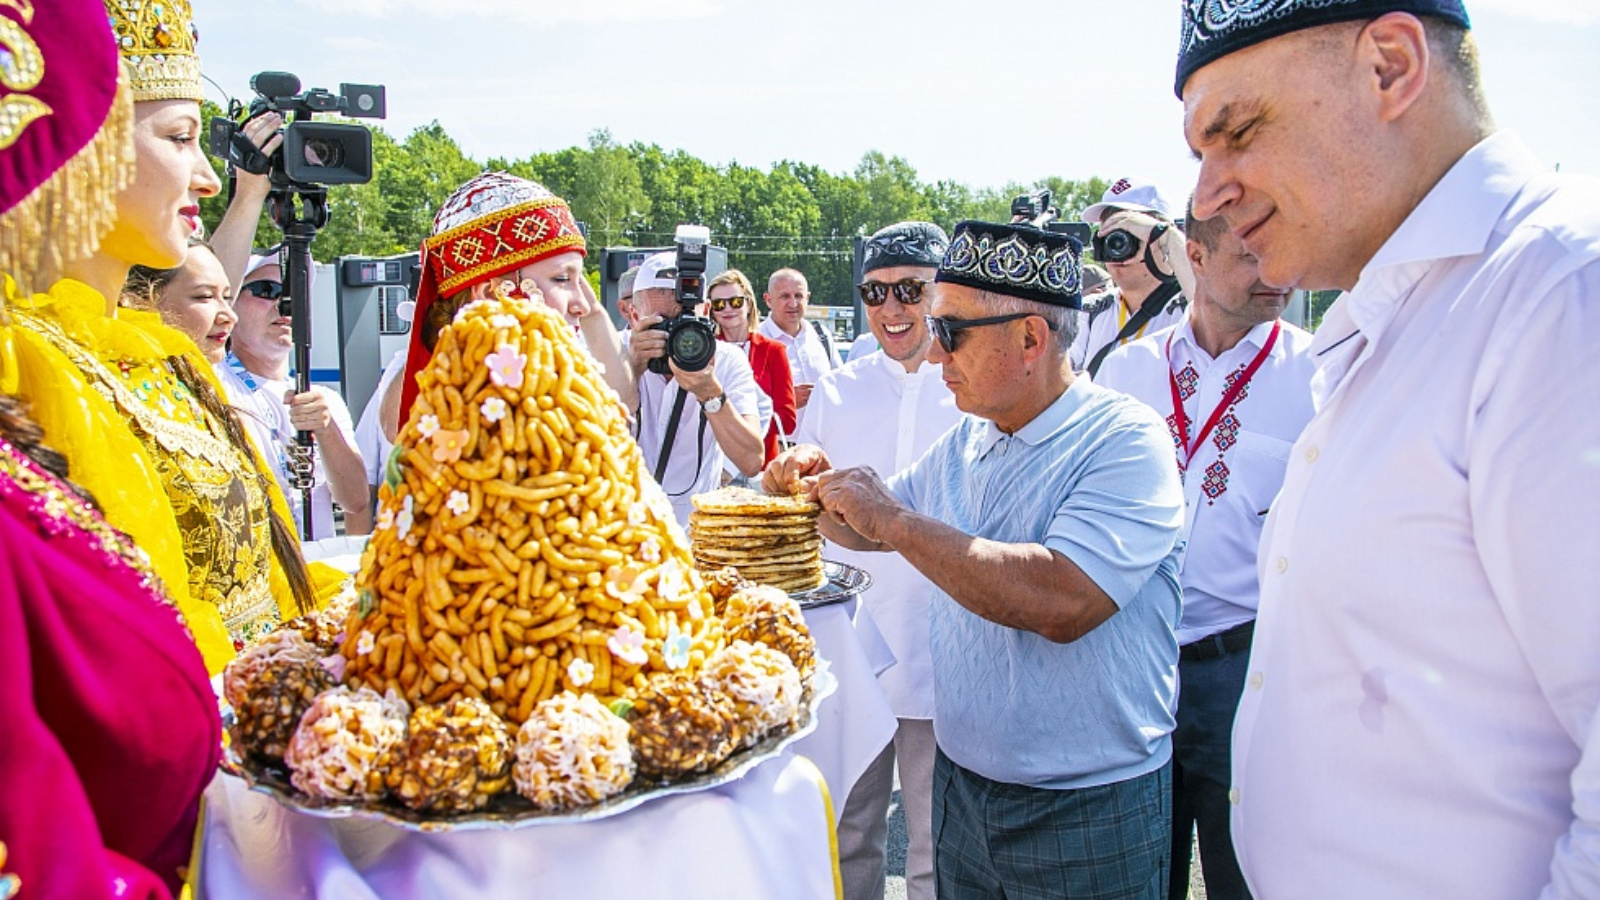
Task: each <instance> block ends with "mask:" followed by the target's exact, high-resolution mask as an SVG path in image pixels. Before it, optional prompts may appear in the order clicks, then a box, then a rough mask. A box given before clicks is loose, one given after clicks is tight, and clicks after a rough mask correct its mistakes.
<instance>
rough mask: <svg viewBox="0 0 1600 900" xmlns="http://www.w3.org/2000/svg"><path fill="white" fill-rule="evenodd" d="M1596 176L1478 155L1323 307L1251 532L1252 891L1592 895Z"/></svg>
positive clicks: (1243, 711) (1597, 875) (1598, 563)
mask: <svg viewBox="0 0 1600 900" xmlns="http://www.w3.org/2000/svg"><path fill="white" fill-rule="evenodd" d="M1597 350H1600V182H1596V181H1595V180H1593V179H1578V178H1569V177H1563V176H1560V175H1556V174H1554V173H1550V172H1547V171H1545V170H1544V167H1543V166H1541V165H1540V164H1539V163H1538V162H1537V161H1536V160H1534V159H1533V157H1532V156H1531V155H1530V154H1529V153H1528V152H1527V150H1526V149H1525V148H1524V147H1523V146H1522V144H1521V142H1520V141H1518V140H1517V139H1516V138H1515V137H1513V136H1511V135H1509V134H1498V135H1495V136H1493V137H1491V138H1488V139H1487V140H1485V141H1484V142H1482V143H1480V144H1479V145H1478V146H1477V147H1475V148H1473V150H1472V151H1471V152H1469V153H1468V154H1467V155H1466V156H1464V157H1463V158H1462V159H1461V160H1460V161H1458V162H1457V163H1456V165H1455V166H1454V167H1453V168H1452V169H1451V170H1450V171H1449V173H1448V174H1446V175H1445V177H1444V178H1443V179H1442V180H1441V181H1440V182H1439V183H1438V184H1437V185H1436V186H1435V187H1434V188H1433V190H1432V191H1430V192H1429V193H1428V195H1427V196H1426V197H1425V198H1424V199H1423V201H1422V203H1421V204H1420V205H1419V206H1418V207H1417V208H1416V209H1415V210H1414V211H1413V212H1412V213H1411V215H1410V216H1409V217H1408V218H1407V219H1406V220H1405V222H1404V223H1403V224H1402V225H1401V226H1400V228H1399V229H1398V230H1397V231H1396V232H1395V233H1394V234H1393V235H1392V236H1390V238H1389V239H1388V241H1387V242H1386V243H1385V244H1384V245H1383V246H1382V247H1381V248H1380V249H1379V250H1378V253H1377V254H1376V256H1374V257H1373V259H1372V261H1371V262H1369V263H1368V264H1367V266H1366V268H1365V269H1364V270H1363V271H1362V273H1361V276H1360V278H1359V280H1358V281H1357V282H1356V285H1355V288H1354V289H1353V290H1352V291H1351V292H1350V293H1349V294H1347V295H1345V296H1344V297H1341V298H1340V300H1339V301H1338V303H1337V304H1335V305H1334V307H1333V308H1332V309H1331V310H1330V311H1329V312H1328V314H1327V316H1326V318H1325V319H1324V320H1323V323H1322V326H1321V328H1320V329H1319V330H1318V332H1317V335H1316V338H1315V340H1314V341H1313V344H1312V353H1313V354H1314V355H1315V356H1316V357H1317V358H1318V361H1319V366H1320V370H1319V372H1318V374H1317V376H1316V380H1315V381H1314V382H1313V391H1314V396H1315V399H1316V403H1317V414H1316V416H1315V417H1314V418H1313V419H1312V421H1311V423H1310V424H1309V425H1308V426H1307V428H1306V430H1305V433H1304V434H1303V435H1302V436H1301V438H1300V440H1299V442H1298V443H1296V444H1295V447H1294V450H1293V455H1292V456H1291V459H1290V462H1289V469H1288V474H1287V476H1286V478H1285V480H1284V485H1283V492H1282V494H1281V495H1280V497H1279V499H1278V502H1277V503H1276V504H1274V506H1273V510H1272V514H1271V516H1270V517H1269V518H1268V521H1267V527H1266V534H1265V536H1264V538H1263V543H1262V553H1261V570H1260V571H1261V611H1260V617H1259V618H1258V620H1257V625H1256V633H1255V646H1254V648H1253V653H1252V657H1251V660H1250V675H1249V677H1248V679H1247V681H1246V687H1245V693H1244V697H1243V700H1242V702H1241V705H1240V708H1239V713H1238V718H1237V720H1236V722H1235V725H1234V754H1233V771H1234V790H1235V793H1234V794H1233V798H1234V803H1235V804H1236V805H1235V806H1234V814H1233V839H1234V845H1235V847H1236V849H1237V850H1238V856H1239V862H1240V863H1241V865H1242V867H1243V869H1244V872H1245V875H1246V876H1247V878H1248V879H1249V882H1250V887H1251V889H1252V890H1253V892H1254V893H1255V895H1256V896H1258V897H1294V898H1300V900H1317V898H1334V897H1339V898H1347V897H1381V898H1391V897H1395V898H1411V897H1416V898H1433V897H1440V898H1443V897H1448V898H1451V900H1479V898H1481V900H1506V898H1512V897H1522V898H1533V897H1540V898H1545V900H1553V898H1558V897H1559V898H1577V897H1589V898H1592V897H1600V718H1597V717H1596V714H1595V712H1596V708H1597V706H1600V552H1596V551H1597V547H1600V540H1597V534H1600V530H1597V528H1596V514H1597V513H1596V511H1597V510H1600V418H1597V417H1596V415H1595V413H1594V404H1595V397H1596V393H1597V392H1596V389H1597V388H1600V377H1597V375H1596V369H1595V354H1596V352H1597Z"/></svg>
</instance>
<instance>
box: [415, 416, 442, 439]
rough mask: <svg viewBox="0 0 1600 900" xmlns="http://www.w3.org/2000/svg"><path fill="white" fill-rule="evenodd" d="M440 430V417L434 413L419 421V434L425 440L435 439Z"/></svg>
mask: <svg viewBox="0 0 1600 900" xmlns="http://www.w3.org/2000/svg"><path fill="white" fill-rule="evenodd" d="M438 430H439V417H438V416H436V415H434V414H432V413H429V414H428V415H425V416H423V417H422V418H420V419H418V420H417V434H420V435H422V436H423V437H425V438H431V437H433V433H434V432H435V431H438Z"/></svg>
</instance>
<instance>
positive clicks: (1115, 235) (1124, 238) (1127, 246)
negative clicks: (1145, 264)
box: [1096, 228, 1139, 262]
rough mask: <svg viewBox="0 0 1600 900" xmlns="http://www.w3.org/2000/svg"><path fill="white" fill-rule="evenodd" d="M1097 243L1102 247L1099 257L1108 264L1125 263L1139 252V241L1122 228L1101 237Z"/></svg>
mask: <svg viewBox="0 0 1600 900" xmlns="http://www.w3.org/2000/svg"><path fill="white" fill-rule="evenodd" d="M1096 243H1098V244H1099V245H1100V247H1099V250H1100V252H1099V253H1098V254H1097V255H1098V256H1099V257H1100V258H1101V259H1102V260H1104V261H1106V262H1124V261H1126V260H1129V259H1132V258H1133V255H1134V254H1135V253H1138V252H1139V239H1138V238H1136V237H1134V236H1133V235H1132V234H1130V233H1128V232H1126V231H1124V230H1122V229H1121V228H1118V229H1117V230H1116V231H1113V232H1111V233H1110V234H1105V235H1101V236H1100V240H1098V241H1096Z"/></svg>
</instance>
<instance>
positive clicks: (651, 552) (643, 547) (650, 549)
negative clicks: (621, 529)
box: [639, 537, 661, 563]
mask: <svg viewBox="0 0 1600 900" xmlns="http://www.w3.org/2000/svg"><path fill="white" fill-rule="evenodd" d="M639 558H640V559H642V560H644V561H645V562H647V563H658V562H661V545H660V544H658V543H656V539H655V538H653V537H650V538H645V539H644V542H643V543H641V544H640V545H639Z"/></svg>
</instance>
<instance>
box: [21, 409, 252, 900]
mask: <svg viewBox="0 0 1600 900" xmlns="http://www.w3.org/2000/svg"><path fill="white" fill-rule="evenodd" d="M221 728H222V726H221V723H220V721H219V717H218V712H217V699H216V697H215V695H214V694H213V693H212V690H211V686H210V682H209V681H208V679H207V676H206V667H205V663H204V661H203V660H202V659H201V656H200V652H199V650H198V649H196V647H195V643H194V641H193V639H192V638H191V637H190V636H189V634H188V632H187V631H186V630H185V629H184V626H183V623H182V620H181V618H180V617H179V614H178V611H177V609H176V608H175V607H174V606H173V605H172V604H171V601H170V600H168V599H167V597H166V596H165V594H164V592H163V590H162V588H161V586H160V583H159V582H158V581H157V579H156V578H155V577H154V576H153V575H152V574H151V570H150V569H149V567H148V565H147V564H146V563H145V561H144V557H143V554H142V552H141V551H139V550H137V549H135V548H134V547H133V545H132V544H131V543H130V542H129V541H128V540H127V538H126V537H125V536H123V535H122V534H121V533H120V532H117V531H115V530H114V529H112V528H111V527H110V526H109V525H107V524H106V522H105V520H104V519H103V518H101V517H100V515H99V514H98V513H96V512H94V511H93V510H92V509H90V508H89V507H88V505H87V504H85V503H83V502H82V501H81V500H80V499H79V498H78V497H77V496H76V495H74V494H72V493H71V492H69V491H68V490H66V489H65V488H64V487H63V486H62V484H61V482H59V481H57V480H56V479H55V478H53V477H52V476H50V475H49V474H47V473H45V472H44V471H43V470H42V469H40V468H39V467H38V466H37V465H36V464H34V463H33V462H32V461H31V460H29V459H28V458H27V457H25V456H23V455H22V453H21V452H20V451H18V450H17V449H16V448H15V447H13V446H12V445H11V443H10V442H9V441H6V440H4V439H3V438H0V841H3V842H4V843H5V844H6V846H7V849H8V850H9V859H8V860H7V862H6V864H5V869H6V871H7V872H9V873H13V874H15V875H17V876H19V877H20V878H21V892H20V896H22V897H26V898H30V900H37V898H72V900H79V898H96V897H132V898H166V897H169V896H172V895H176V894H177V892H178V891H179V890H180V888H181V885H182V878H181V876H180V874H179V870H180V867H182V866H184V865H185V864H186V863H187V861H188V858H189V851H190V848H191V846H192V843H193V840H194V834H195V825H196V820H197V817H198V810H199V803H200V795H201V792H202V791H203V790H204V789H205V787H206V785H207V783H208V782H209V781H210V780H211V777H212V775H213V774H214V773H215V772H216V769H217V762H218V758H219V756H220V746H219V740H220V736H221Z"/></svg>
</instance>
